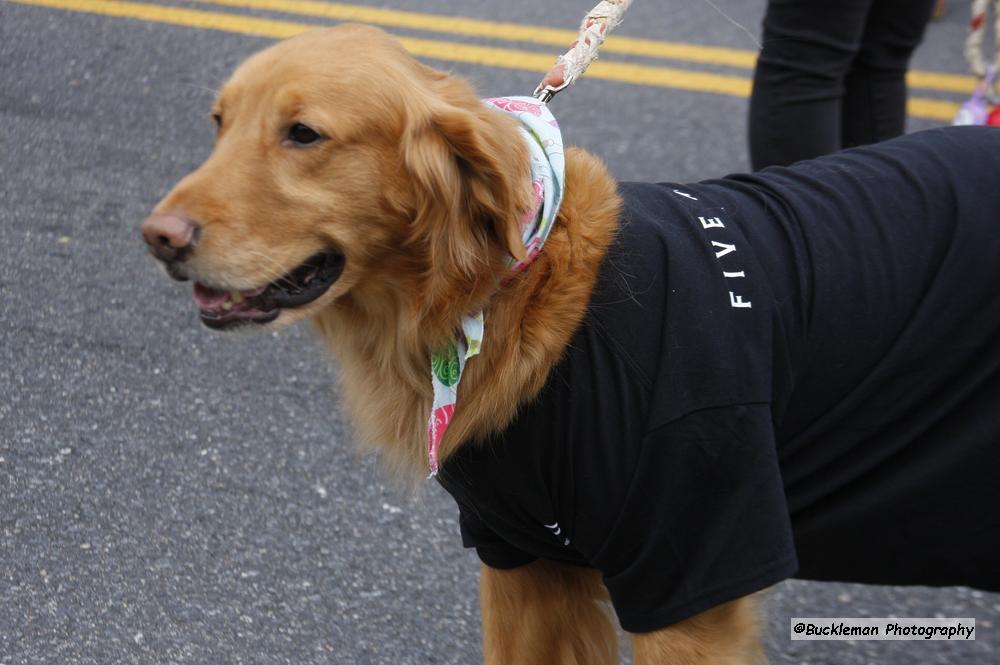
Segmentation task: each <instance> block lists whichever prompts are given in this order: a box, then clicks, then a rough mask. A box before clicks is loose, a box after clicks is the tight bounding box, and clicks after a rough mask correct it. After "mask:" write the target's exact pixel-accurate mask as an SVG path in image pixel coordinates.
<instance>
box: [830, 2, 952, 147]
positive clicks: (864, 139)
mask: <svg viewBox="0 0 1000 665" xmlns="http://www.w3.org/2000/svg"><path fill="white" fill-rule="evenodd" d="M934 3H935V0H874V3H873V4H872V9H871V12H870V13H869V15H868V23H867V25H866V27H865V32H864V35H863V36H862V38H861V48H860V49H859V51H858V55H857V57H856V58H855V59H854V63H853V65H851V70H850V72H848V74H847V77H846V78H845V79H844V87H845V93H844V102H843V111H842V112H843V124H842V125H841V127H842V131H843V147H845V148H849V147H851V146H855V145H863V144H866V143H876V142H878V141H884V140H885V139H890V138H893V137H895V136H899V135H900V134H902V133H903V131H904V129H905V128H906V70H907V68H908V67H909V63H910V56H911V55H912V54H913V51H914V50H915V49H916V48H917V46H919V44H920V41H921V40H922V39H923V36H924V29H925V28H926V27H927V22H928V21H930V19H931V14H932V13H933V11H934Z"/></svg>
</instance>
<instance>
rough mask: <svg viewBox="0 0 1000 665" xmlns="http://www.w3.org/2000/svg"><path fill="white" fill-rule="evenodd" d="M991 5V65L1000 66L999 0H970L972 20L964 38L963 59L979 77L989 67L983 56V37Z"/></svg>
mask: <svg viewBox="0 0 1000 665" xmlns="http://www.w3.org/2000/svg"><path fill="white" fill-rule="evenodd" d="M991 5H992V6H993V20H994V21H995V27H994V32H995V37H996V54H995V55H994V58H993V66H994V67H998V68H1000V0H972V21H971V22H970V23H969V35H968V37H966V39H965V60H966V62H968V63H969V67H970V68H971V69H972V73H973V74H975V75H976V76H979V77H980V78H982V77H984V76H986V74H987V72H988V71H989V68H990V65H989V64H987V62H986V58H985V57H983V37H984V36H985V34H986V16H987V14H988V13H989V8H990V6H991Z"/></svg>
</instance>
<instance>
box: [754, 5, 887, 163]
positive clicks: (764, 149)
mask: <svg viewBox="0 0 1000 665" xmlns="http://www.w3.org/2000/svg"><path fill="white" fill-rule="evenodd" d="M872 1H873V0H836V2H831V1H830V0H771V1H770V2H769V3H768V6H767V14H766V15H765V17H764V41H763V49H762V50H761V54H760V57H759V59H758V60H757V68H756V71H755V72H754V83H753V94H752V95H751V97H750V116H749V133H750V160H751V163H752V165H753V168H754V169H760V168H763V167H765V166H770V165H772V164H791V163H792V162H795V161H798V160H800V159H808V158H811V157H816V156H819V155H823V154H826V153H829V152H833V151H835V150H839V149H840V147H841V143H842V137H841V115H842V114H841V98H842V97H843V94H844V77H845V76H846V75H847V72H848V69H849V68H850V65H851V62H852V61H853V60H854V56H855V54H856V53H857V50H858V48H859V46H860V44H861V37H862V35H863V34H864V28H865V22H866V19H867V16H868V11H869V8H870V6H871V4H872ZM903 1H905V0H903Z"/></svg>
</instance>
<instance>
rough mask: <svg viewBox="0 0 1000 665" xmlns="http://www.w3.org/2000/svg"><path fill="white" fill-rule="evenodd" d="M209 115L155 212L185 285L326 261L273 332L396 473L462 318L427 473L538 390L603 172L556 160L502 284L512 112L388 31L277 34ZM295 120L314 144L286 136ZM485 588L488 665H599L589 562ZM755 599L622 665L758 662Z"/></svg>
mask: <svg viewBox="0 0 1000 665" xmlns="http://www.w3.org/2000/svg"><path fill="white" fill-rule="evenodd" d="M213 115H216V116H217V119H218V120H220V121H221V122H220V129H219V133H218V139H217V141H216V145H215V149H214V151H213V152H212V154H211V156H210V157H209V158H208V160H207V161H206V162H205V163H204V164H203V165H202V166H201V167H200V168H199V169H198V170H196V171H195V172H194V173H192V174H190V175H189V176H187V177H186V178H185V179H184V180H182V181H181V182H180V183H179V184H178V185H177V187H176V188H175V189H174V190H173V191H172V192H171V193H170V194H168V195H167V197H166V198H165V199H164V200H163V201H162V202H161V203H160V204H159V206H158V207H157V210H158V212H171V213H177V214H183V215H184V216H186V217H188V218H190V219H193V220H197V223H198V224H199V225H200V226H201V237H200V240H199V242H198V245H197V247H196V251H194V252H193V253H192V254H191V256H190V257H189V258H188V259H187V260H186V261H185V263H186V264H187V265H186V270H187V272H188V274H189V275H190V276H192V277H194V278H196V279H197V280H198V281H200V282H202V283H205V284H208V285H210V286H212V287H214V288H217V289H222V290H229V289H251V288H254V287H257V286H260V285H263V284H266V283H268V282H271V281H272V280H275V279H277V278H279V277H280V276H281V275H283V274H285V273H286V272H288V271H289V270H290V269H292V268H293V267H294V266H296V265H297V264H299V263H301V262H302V261H304V260H306V259H307V258H308V257H309V256H311V255H313V254H315V253H316V252H319V251H323V250H325V249H329V248H331V247H332V248H336V249H338V250H340V251H342V252H343V253H344V255H345V257H346V264H345V268H344V272H343V274H342V275H341V277H340V278H339V279H338V280H337V282H336V283H335V284H334V285H333V286H332V287H331V288H330V290H329V291H328V292H327V293H326V294H324V295H323V296H321V297H320V298H319V299H317V300H316V301H314V302H312V303H310V304H308V305H305V306H302V307H299V308H297V309H294V310H284V311H282V314H281V315H280V317H279V318H278V319H277V320H276V321H275V322H274V323H272V324H270V325H272V326H276V325H278V326H280V325H284V324H287V323H290V322H292V321H295V320H299V319H303V318H310V319H311V320H312V321H313V322H314V324H315V327H316V329H317V330H318V331H319V333H320V335H321V336H322V337H323V339H324V340H325V341H326V342H327V343H328V345H329V347H330V348H331V350H332V351H333V354H334V355H335V357H336V359H337V361H338V363H339V367H340V379H341V383H342V394H343V400H344V403H345V405H346V407H347V410H348V413H349V416H350V417H351V419H352V420H353V422H354V423H355V425H356V427H357V428H358V430H359V433H360V434H361V436H362V437H363V439H364V440H365V441H367V442H369V443H371V444H372V445H375V446H377V447H378V448H379V450H380V451H382V452H384V453H386V456H387V457H388V458H389V459H390V460H391V461H392V462H393V465H394V467H395V468H396V469H397V470H399V471H400V472H401V473H402V474H404V475H406V476H408V477H410V478H422V477H423V476H424V475H426V468H427V467H426V465H427V462H426V429H425V428H426V423H427V417H428V414H429V412H430V405H431V399H432V391H431V384H430V381H429V375H428V372H429V367H428V358H429V356H430V352H431V350H432V349H436V348H441V347H443V346H444V345H445V344H446V343H447V341H448V340H449V339H450V336H451V335H452V334H453V331H454V330H455V328H456V326H457V324H458V322H459V320H460V318H461V316H462V315H463V314H464V313H466V312H468V311H470V310H473V309H475V308H478V307H485V310H486V319H487V321H488V322H489V328H488V334H487V338H486V342H485V344H484V346H483V349H482V352H481V353H480V355H479V356H478V357H476V359H475V360H474V361H472V362H470V363H469V365H468V367H467V369H466V373H465V374H464V376H463V382H462V392H461V400H460V402H459V408H458V409H457V410H456V415H455V420H454V421H453V422H452V424H451V426H450V427H449V429H448V431H447V434H446V436H445V439H444V441H443V442H442V446H441V451H440V455H441V458H442V460H445V459H447V457H448V456H449V455H450V454H451V453H452V452H453V451H454V450H455V449H456V447H458V446H459V445H463V442H475V441H477V440H481V439H483V438H485V437H486V436H488V435H489V434H490V433H492V432H496V431H499V430H501V429H502V428H503V427H504V426H505V425H506V424H507V423H508V422H509V421H510V420H511V419H512V417H513V415H514V413H515V411H516V409H517V408H518V406H519V405H520V404H521V403H523V402H524V401H525V400H526V399H529V398H531V397H532V396H534V395H535V394H536V393H537V392H538V391H539V390H540V389H541V387H542V385H543V383H544V381H545V379H546V377H547V375H548V373H549V371H550V369H551V368H552V366H553V365H554V364H555V363H556V362H557V360H558V359H559V357H560V355H561V353H562V352H563V349H564V348H565V346H566V344H567V343H568V341H569V339H570V336H571V335H572V333H573V331H574V329H575V328H576V327H577V326H578V324H579V322H580V321H581V319H582V317H583V315H584V312H585V309H586V307H587V302H588V298H589V293H590V291H591V289H592V287H593V284H594V281H595V279H596V275H597V271H598V268H599V266H600V263H601V259H602V257H603V256H604V253H605V251H606V248H607V247H608V245H609V243H610V242H611V240H612V238H613V235H614V233H615V231H616V226H617V217H618V209H619V204H620V201H619V199H618V195H617V192H616V187H615V184H614V182H613V180H612V179H611V177H610V176H609V175H608V173H607V172H606V169H605V168H604V166H603V164H602V163H601V162H600V161H599V160H598V159H596V158H595V157H593V156H591V155H589V154H587V153H585V152H583V151H582V150H579V149H568V150H567V152H566V161H567V173H566V187H565V191H566V194H565V199H564V202H563V204H562V207H561V209H560V211H559V216H558V219H557V222H556V225H555V227H554V229H553V231H552V234H551V236H550V237H549V239H548V242H547V243H546V246H545V251H544V252H542V253H541V255H540V256H539V257H538V259H537V260H536V261H535V262H534V263H533V264H532V266H531V267H530V268H529V269H528V270H526V271H524V272H522V273H521V274H519V275H518V276H517V277H516V278H515V279H513V280H512V281H511V282H510V283H508V284H506V285H504V286H503V287H499V288H498V287H497V284H498V283H499V280H500V278H501V277H502V276H503V275H504V274H505V272H506V266H507V257H508V255H510V254H514V255H515V256H518V255H523V251H524V250H523V248H522V247H521V245H520V238H519V228H520V227H519V219H520V217H521V214H522V213H523V211H524V210H525V208H526V207H527V204H528V200H529V196H530V183H529V177H528V175H529V174H528V165H527V151H526V148H525V147H524V146H523V145H522V143H521V142H520V139H519V136H518V134H517V131H516V125H515V121H514V120H513V119H511V118H508V117H506V116H504V115H502V114H499V113H496V112H494V111H491V110H489V109H487V108H486V107H485V106H484V105H483V104H481V102H480V101H479V99H478V98H477V96H476V95H475V94H474V92H473V90H472V89H471V88H470V87H469V86H468V85H467V84H466V83H465V82H463V81H461V80H460V79H457V78H454V77H451V76H448V75H445V74H442V73H440V72H437V71H435V70H432V69H430V68H428V67H426V66H424V65H421V64H420V63H418V62H417V61H416V60H414V59H413V58H412V57H411V56H409V55H408V54H407V53H406V52H405V51H404V50H403V48H402V47H401V46H400V45H399V44H398V43H397V42H396V41H395V40H393V39H392V38H390V37H389V36H387V35H386V34H385V33H383V32H381V31H380V30H377V29H374V28H368V27H364V26H355V25H344V26H339V27H337V28H333V29H325V30H317V31H314V32H310V33H307V34H304V35H301V36H298V37H295V38H293V39H290V40H287V41H284V42H281V43H278V44H276V45H275V46H273V47H271V48H269V49H267V50H265V51H263V52H261V53H259V54H257V55H254V56H253V57H251V58H249V59H248V60H247V61H246V62H245V63H244V64H243V65H242V66H241V67H240V68H239V69H238V70H237V71H236V73H235V74H234V75H233V76H232V78H231V80H230V81H229V82H228V83H227V84H226V86H225V87H224V89H223V90H222V92H221V93H220V95H219V97H218V100H217V102H216V105H215V107H214V109H213ZM294 123H304V124H307V125H308V126H309V127H311V128H313V129H315V130H316V131H317V132H319V133H320V134H321V135H322V136H323V137H324V140H323V141H321V142H319V143H317V144H316V145H312V146H308V147H298V146H289V145H287V142H283V140H282V139H283V137H284V136H285V135H286V134H287V132H288V128H289V127H290V126H291V125H293V124H294ZM464 445H475V444H474V443H465V444H464ZM481 586H482V613H483V620H484V654H485V658H486V661H487V662H489V663H511V664H515V663H525V664H527V663H544V664H546V665H556V664H567V665H568V664H571V663H572V664H580V665H583V664H585V663H587V664H603V663H610V662H613V661H614V659H615V657H616V654H617V648H616V646H615V631H614V629H613V625H612V623H611V622H610V621H609V618H608V613H607V611H606V607H605V600H606V595H605V592H604V591H603V586H602V585H601V584H600V578H599V576H598V575H597V574H596V573H595V572H594V571H585V570H582V569H576V568H570V567H566V566H561V565H558V564H554V563H545V562H539V563H535V564H531V565H529V566H526V567H523V568H521V569H517V570H512V571H498V570H492V569H489V568H486V567H484V568H483V571H482V580H481ZM750 607H751V603H750V601H749V600H747V599H743V600H740V601H736V602H735V603H730V604H728V605H724V606H721V607H719V608H716V609H714V610H711V611H709V612H706V613H704V614H702V615H699V616H698V617H695V618H693V619H690V620H688V621H685V622H682V623H680V624H678V625H676V626H671V627H668V628H665V629H663V630H660V631H656V632H653V633H649V634H645V635H641V636H636V637H635V640H634V646H635V661H636V663H639V664H640V665H641V664H653V663H667V662H669V663H675V664H681V663H685V664H686V663H691V664H695V663H698V664H703V663H704V664H708V663H721V664H725V665H735V664H737V663H740V664H745V663H753V662H757V658H758V657H759V655H760V653H759V647H758V646H757V642H756V638H755V635H756V626H755V622H754V619H753V612H752V610H751V609H750Z"/></svg>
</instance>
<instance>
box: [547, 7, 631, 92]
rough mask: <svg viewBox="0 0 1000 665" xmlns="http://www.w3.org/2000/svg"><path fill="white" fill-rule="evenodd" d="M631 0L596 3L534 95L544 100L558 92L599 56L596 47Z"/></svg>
mask: <svg viewBox="0 0 1000 665" xmlns="http://www.w3.org/2000/svg"><path fill="white" fill-rule="evenodd" d="M631 4H632V0H601V2H599V3H598V4H597V6H596V7H594V8H593V9H591V10H590V11H589V12H587V15H586V16H585V17H584V18H583V22H582V23H581V24H580V34H579V36H578V37H577V38H576V42H574V43H573V46H572V47H571V48H570V50H568V51H566V53H564V54H563V55H561V56H559V58H558V59H557V60H556V64H555V66H554V67H553V68H552V69H551V70H549V73H548V74H546V75H545V78H544V79H542V82H541V83H539V84H538V87H537V88H535V95H536V96H541V97H542V98H543V101H548V99H549V98H551V96H552V95H553V94H555V93H556V92H559V91H560V90H562V89H564V88H567V87H569V86H571V85H573V83H574V82H575V81H576V80H577V79H578V78H580V77H581V76H582V75H583V73H584V72H585V71H587V67H589V66H590V63H592V62H593V61H594V60H596V59H597V51H598V49H600V48H601V44H603V43H604V40H605V38H607V36H608V34H609V33H610V32H611V31H612V30H614V29H615V28H616V27H618V24H619V23H621V22H622V17H623V16H624V15H625V10H627V9H628V8H629V5H631Z"/></svg>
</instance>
